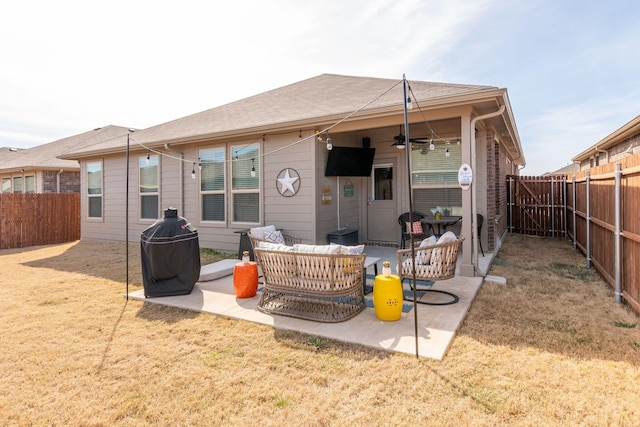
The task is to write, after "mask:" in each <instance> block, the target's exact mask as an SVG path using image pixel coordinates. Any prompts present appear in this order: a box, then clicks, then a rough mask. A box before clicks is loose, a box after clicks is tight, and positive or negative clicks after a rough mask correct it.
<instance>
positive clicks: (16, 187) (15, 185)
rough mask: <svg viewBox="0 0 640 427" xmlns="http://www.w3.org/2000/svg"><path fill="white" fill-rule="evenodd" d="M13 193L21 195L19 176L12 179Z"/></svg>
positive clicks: (20, 179)
mask: <svg viewBox="0 0 640 427" xmlns="http://www.w3.org/2000/svg"><path fill="white" fill-rule="evenodd" d="M13 192H14V193H22V177H21V176H14V177H13Z"/></svg>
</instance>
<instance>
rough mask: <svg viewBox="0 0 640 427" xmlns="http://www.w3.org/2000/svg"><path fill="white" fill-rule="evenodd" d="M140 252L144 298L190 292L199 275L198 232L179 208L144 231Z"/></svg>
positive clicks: (167, 211)
mask: <svg viewBox="0 0 640 427" xmlns="http://www.w3.org/2000/svg"><path fill="white" fill-rule="evenodd" d="M140 251H141V253H140V255H141V262H142V282H143V285H144V295H145V297H163V296H170V295H186V294H190V293H191V291H192V290H193V286H194V285H195V284H196V282H197V281H198V278H199V277H200V244H199V242H198V231H197V230H196V229H195V228H193V227H191V224H190V223H188V222H187V220H186V219H184V218H182V217H180V216H178V210H177V209H175V208H169V209H166V210H165V211H164V218H163V219H159V220H157V221H156V222H155V223H154V224H153V225H152V226H151V227H149V228H147V229H146V230H144V231H143V232H142V235H141V238H140Z"/></svg>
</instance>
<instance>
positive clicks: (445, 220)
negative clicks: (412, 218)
mask: <svg viewBox="0 0 640 427" xmlns="http://www.w3.org/2000/svg"><path fill="white" fill-rule="evenodd" d="M461 220H462V217H461V216H443V217H441V218H440V219H436V218H435V217H426V218H422V219H421V220H420V222H422V223H423V224H429V225H430V226H431V227H433V226H434V225H437V226H438V232H437V233H436V237H440V236H441V235H442V231H443V228H442V227H444V231H447V227H449V226H452V225H453V224H456V223H457V222H458V221H461Z"/></svg>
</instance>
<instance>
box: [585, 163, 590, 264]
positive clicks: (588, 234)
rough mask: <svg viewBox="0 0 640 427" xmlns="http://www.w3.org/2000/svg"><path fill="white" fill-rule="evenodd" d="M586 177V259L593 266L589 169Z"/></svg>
mask: <svg viewBox="0 0 640 427" xmlns="http://www.w3.org/2000/svg"><path fill="white" fill-rule="evenodd" d="M586 175H587V176H586V178H587V180H586V181H585V182H586V185H587V188H586V189H585V191H586V196H587V207H586V218H587V222H586V224H585V225H586V229H585V235H586V237H587V239H586V242H585V244H586V246H585V248H586V249H585V250H586V254H585V255H586V259H587V268H591V233H590V231H591V212H590V207H591V203H590V201H589V193H590V187H591V185H590V184H591V174H590V173H589V171H587V173H586Z"/></svg>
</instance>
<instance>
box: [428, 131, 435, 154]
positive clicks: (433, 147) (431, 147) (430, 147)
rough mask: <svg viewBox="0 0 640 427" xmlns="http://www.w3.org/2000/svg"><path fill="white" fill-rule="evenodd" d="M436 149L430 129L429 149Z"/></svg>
mask: <svg viewBox="0 0 640 427" xmlns="http://www.w3.org/2000/svg"><path fill="white" fill-rule="evenodd" d="M435 149H436V143H435V142H433V131H431V141H429V150H431V151H433V150H435Z"/></svg>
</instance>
